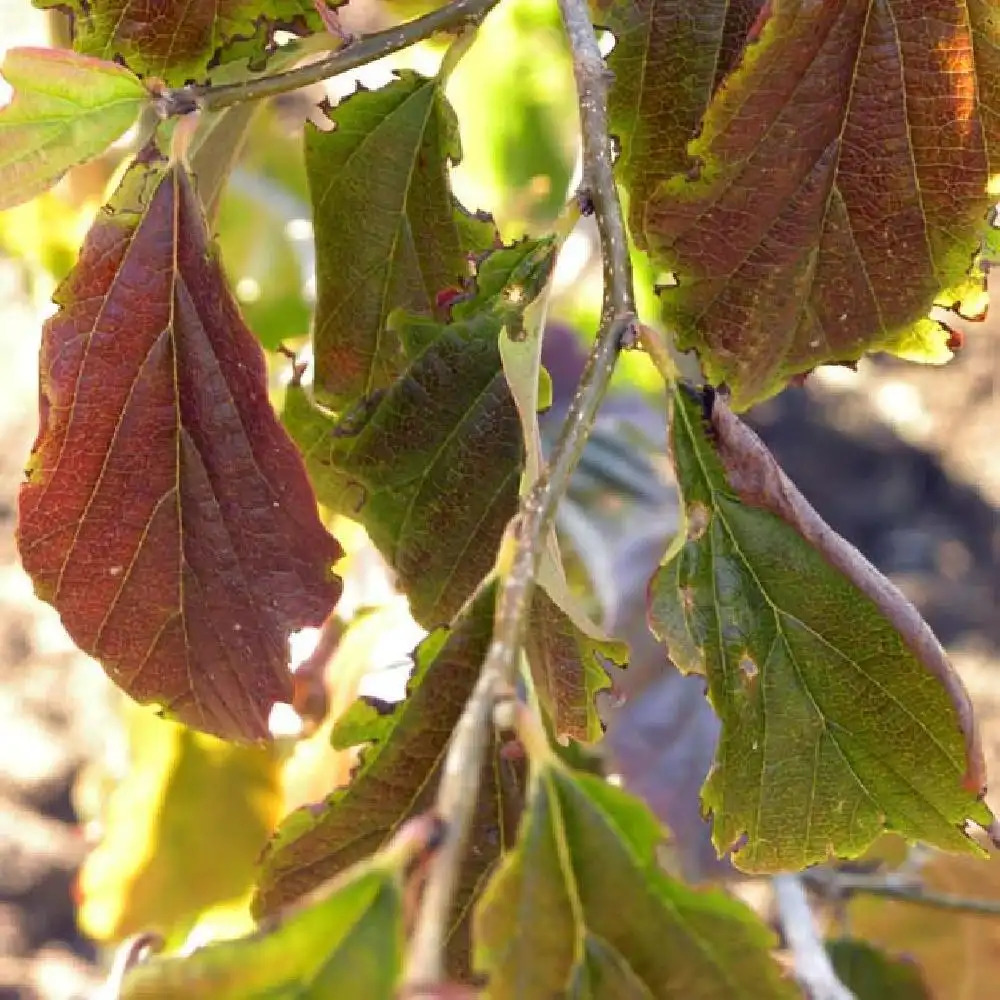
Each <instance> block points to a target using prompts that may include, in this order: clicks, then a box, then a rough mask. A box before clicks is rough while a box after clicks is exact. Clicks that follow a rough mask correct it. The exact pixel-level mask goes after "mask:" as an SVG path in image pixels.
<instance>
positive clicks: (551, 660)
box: [525, 587, 628, 742]
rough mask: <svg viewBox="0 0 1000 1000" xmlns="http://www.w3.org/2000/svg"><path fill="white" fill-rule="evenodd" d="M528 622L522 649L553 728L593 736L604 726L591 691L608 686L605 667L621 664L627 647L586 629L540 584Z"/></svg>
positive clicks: (576, 735) (566, 733) (586, 737)
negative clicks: (523, 648) (590, 632)
mask: <svg viewBox="0 0 1000 1000" xmlns="http://www.w3.org/2000/svg"><path fill="white" fill-rule="evenodd" d="M528 622H529V623H528V633H527V637H526V640H525V653H526V654H527V657H528V662H529V663H530V665H531V674H532V677H534V680H535V685H536V686H537V688H538V693H539V697H540V698H541V701H542V703H543V705H544V706H545V707H546V709H547V710H548V711H549V713H550V715H551V716H552V723H553V726H554V728H555V731H556V732H557V733H558V734H559V735H560V736H571V737H573V738H574V739H578V740H585V741H588V742H596V741H597V740H599V739H600V738H601V736H602V735H603V731H604V730H603V726H602V725H601V720H600V718H599V716H598V714H597V708H596V706H595V703H594V698H595V695H596V694H597V692H598V691H603V690H605V689H606V688H608V687H610V686H611V679H610V677H609V676H608V673H607V670H606V668H607V666H608V665H609V664H614V665H615V666H618V667H622V666H624V665H625V663H626V661H627V660H628V647H627V646H626V645H625V644H624V643H622V642H611V641H609V640H603V639H600V638H598V637H596V636H595V635H593V634H588V632H587V631H584V629H583V628H581V627H580V625H579V624H577V623H575V622H574V621H573V619H572V618H570V616H569V615H568V614H567V613H566V612H565V611H563V610H562V609H561V608H560V607H559V605H558V604H557V603H556V602H555V601H554V600H553V599H552V598H551V597H550V596H549V594H548V593H547V592H546V591H545V590H544V589H543V588H541V587H539V588H537V589H536V591H535V596H534V598H533V600H532V605H531V616H530V618H529V620H528Z"/></svg>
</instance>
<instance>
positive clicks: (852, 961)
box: [826, 938, 931, 1000]
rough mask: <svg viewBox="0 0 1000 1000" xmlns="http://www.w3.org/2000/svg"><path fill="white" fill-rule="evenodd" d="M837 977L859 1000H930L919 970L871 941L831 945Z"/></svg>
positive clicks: (830, 950)
mask: <svg viewBox="0 0 1000 1000" xmlns="http://www.w3.org/2000/svg"><path fill="white" fill-rule="evenodd" d="M826 948H827V951H828V952H829V954H830V960H831V961H832V962H833V968H834V971H835V972H836V973H837V978H838V979H839V980H840V981H841V982H842V983H843V984H844V985H845V986H846V987H847V988H848V989H849V990H850V991H851V992H852V993H853V994H854V996H855V997H857V1000H930V998H931V994H930V991H929V990H928V988H927V984H926V983H925V982H924V980H923V977H922V976H921V974H920V969H919V967H918V966H917V965H916V964H915V963H913V962H908V961H906V960H905V959H902V958H893V957H892V956H890V955H887V954H886V953H885V952H884V951H880V950H879V949H878V948H874V947H872V945H870V944H868V942H867V941H855V940H852V939H851V938H840V939H838V940H836V941H828V942H827V946H826Z"/></svg>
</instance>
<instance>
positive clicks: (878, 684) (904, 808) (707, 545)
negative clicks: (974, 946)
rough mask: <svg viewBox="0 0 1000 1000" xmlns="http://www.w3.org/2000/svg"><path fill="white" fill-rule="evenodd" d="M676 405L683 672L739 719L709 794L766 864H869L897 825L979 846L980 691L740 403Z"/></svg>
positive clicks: (673, 646)
mask: <svg viewBox="0 0 1000 1000" xmlns="http://www.w3.org/2000/svg"><path fill="white" fill-rule="evenodd" d="M706 402H707V403H709V404H710V402H711V396H708V397H702V396H701V395H700V394H699V393H697V392H694V391H693V390H690V389H689V388H687V387H681V388H680V389H678V390H676V391H675V393H674V398H673V423H672V427H671V445H672V451H673V459H674V465H675V470H676V474H677V478H678V482H679V484H680V488H681V493H682V497H683V505H684V513H685V521H686V524H685V528H684V530H683V532H682V533H681V534H680V535H679V536H678V537H677V538H676V539H675V542H674V545H673V547H672V549H671V551H670V553H668V558H667V561H666V562H665V564H664V565H663V566H662V567H661V569H660V570H659V572H658V573H657V575H656V576H655V577H654V579H653V582H652V586H651V590H650V601H651V608H650V619H651V622H652V625H653V628H654V631H656V632H657V633H658V634H659V635H660V637H661V638H662V639H663V640H664V641H665V642H666V644H667V648H668V650H669V652H670V654H671V657H672V658H673V660H674V662H675V663H677V665H678V666H679V667H680V668H681V669H682V670H685V671H688V672H690V671H703V672H704V673H705V674H706V675H707V678H708V690H709V696H710V698H711V701H712V704H713V706H714V707H715V710H716V712H717V713H718V714H719V717H720V718H721V720H722V735H721V739H720V743H719V747H718V751H717V756H716V764H715V767H714V769H713V771H712V773H711V774H710V775H709V778H708V781H707V782H706V784H705V787H704V789H703V792H702V797H703V801H704V804H705V805H706V807H707V808H708V809H710V810H711V811H712V813H713V817H714V839H715V844H716V847H717V848H718V849H719V851H720V853H721V852H722V851H724V850H726V849H728V848H730V847H732V846H734V845H740V844H741V843H742V846H741V847H740V849H739V850H738V852H737V853H736V854H735V856H734V859H733V860H734V862H735V863H736V864H737V865H739V866H740V867H742V868H744V869H747V870H754V871H778V870H782V869H790V868H791V869H801V868H804V867H806V866H807V865H810V864H813V863H814V862H817V861H822V860H824V859H825V858H826V857H827V856H828V855H829V854H831V853H836V854H838V855H841V856H855V855H858V854H860V853H861V852H862V851H864V850H865V849H866V848H867V847H868V846H869V845H870V844H871V843H872V841H874V840H875V838H876V837H877V836H878V835H879V834H880V833H881V832H882V830H883V829H884V828H888V829H891V830H894V831H896V832H898V833H900V834H902V835H903V836H905V837H909V838H913V839H919V840H923V841H927V842H928V843H931V844H935V845H937V846H939V847H942V848H945V849H948V850H952V851H960V852H961V851H965V852H976V851H978V850H979V848H978V847H976V845H975V844H974V843H973V841H971V840H970V839H969V838H968V837H967V836H966V834H965V832H964V830H963V827H964V824H965V821H966V820H968V819H971V820H973V821H975V822H976V823H979V824H981V825H983V826H988V825H989V823H990V821H991V818H992V817H991V816H990V812H989V810H988V809H987V807H986V806H985V805H984V804H983V803H982V801H981V796H982V793H983V789H984V783H985V775H984V767H983V760H982V751H981V749H980V747H979V744H978V740H977V736H976V733H975V726H974V724H973V720H972V709H971V705H970V703H969V699H968V695H967V694H966V692H965V690H964V688H963V687H962V684H961V681H960V680H959V678H958V675H957V674H956V673H955V671H954V670H953V668H952V667H951V665H950V664H949V662H948V660H947V658H946V657H945V655H944V652H943V651H942V649H941V647H940V646H939V645H938V643H937V640H936V639H935V638H934V636H933V635H932V634H931V632H930V629H929V628H928V627H927V625H926V624H925V623H924V621H923V619H922V618H920V616H919V615H918V614H917V612H916V611H915V609H914V608H913V607H912V605H910V604H909V603H908V602H907V601H906V599H905V598H904V597H903V596H902V595H901V594H900V593H899V591H898V590H896V588H895V587H894V586H893V585H892V584H891V583H889V581H888V580H886V579H885V578H884V577H883V576H881V575H880V574H879V573H878V571H877V570H875V569H874V567H872V566H871V565H870V564H869V563H868V562H866V561H865V559H864V558H863V557H862V556H861V554H860V553H858V552H857V551H856V550H855V549H853V548H852V547H851V546H850V545H848V543H847V542H845V541H844V540H843V539H842V538H840V536H838V535H836V534H835V533H834V532H833V531H831V530H830V528H829V527H828V526H827V525H826V524H824V523H823V522H822V521H821V520H820V519H819V516H818V515H817V514H816V513H815V511H814V510H813V509H812V508H811V507H810V506H809V505H808V503H807V502H806V501H805V500H804V498H803V497H802V496H801V494H799V493H798V491H797V490H796V489H795V487H794V486H793V484H792V483H791V482H790V481H789V480H788V479H787V478H786V477H785V476H784V474H783V473H782V472H781V470H780V469H779V468H778V466H777V464H776V463H775V461H774V459H773V457H772V456H771V455H770V453H769V452H768V451H767V449H766V448H765V447H764V445H763V444H762V443H761V442H760V440H759V439H758V438H757V437H756V435H754V434H753V432H752V431H750V430H749V429H748V428H747V427H746V426H745V425H744V424H742V423H741V422H740V421H739V420H738V419H737V418H736V417H734V416H733V415H732V413H731V412H730V411H729V410H728V408H726V407H725V406H724V405H723V404H722V403H720V402H718V401H716V402H715V405H714V409H713V410H712V416H711V423H708V422H707V421H706V419H705V414H704V413H703V407H705V406H706Z"/></svg>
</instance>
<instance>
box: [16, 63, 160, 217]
mask: <svg viewBox="0 0 1000 1000" xmlns="http://www.w3.org/2000/svg"><path fill="white" fill-rule="evenodd" d="M0 72H2V73H3V76H4V79H5V80H6V81H7V82H8V83H9V84H10V85H11V87H13V88H14V96H13V99H12V100H11V102H10V103H9V104H8V105H6V106H5V107H4V108H2V109H0V210H3V209H6V208H11V207H12V206H14V205H17V204H19V203H20V202H22V201H28V200H29V199H31V198H34V197H35V195H37V194H41V193H42V192H43V191H45V190H46V189H47V188H50V187H52V185H53V184H55V183H56V181H58V180H59V178H60V177H62V175H63V174H64V173H66V171H67V170H69V168H70V167H73V166H76V165H77V164H80V163H86V162H87V160H92V159H93V158H94V157H95V156H99V155H100V154H101V153H103V152H104V150H105V149H107V148H108V146H110V145H111V143H113V142H114V141H115V140H116V139H117V138H118V137H119V136H121V135H122V133H123V132H125V131H126V130H127V129H128V127H129V126H130V125H131V124H132V123H133V122H134V121H135V120H136V117H137V116H138V114H139V109H140V108H141V107H142V105H143V103H144V102H146V101H148V100H149V94H148V92H147V91H146V88H145V87H144V86H143V85H142V83H141V81H140V80H139V79H138V78H137V77H135V76H134V75H133V74H132V73H130V72H129V71H128V70H127V69H125V68H124V67H122V66H118V65H116V64H115V63H110V62H102V61H101V60H99V59H89V58H87V57H85V56H78V55H76V54H74V53H72V52H63V51H59V50H56V49H10V50H9V51H8V52H7V55H6V57H5V58H4V61H3V67H2V69H0Z"/></svg>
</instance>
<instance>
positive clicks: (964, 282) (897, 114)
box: [633, 0, 1000, 409]
mask: <svg viewBox="0 0 1000 1000" xmlns="http://www.w3.org/2000/svg"><path fill="white" fill-rule="evenodd" d="M748 10H749V8H748ZM747 37H748V38H750V39H751V41H749V42H748V43H747V46H746V48H745V50H744V54H743V57H742V59H741V60H740V61H739V63H738V65H737V66H736V68H734V69H733V71H732V72H731V73H730V74H729V75H728V76H727V77H726V78H725V81H724V82H723V84H722V86H721V87H720V89H719V90H718V91H717V92H716V93H715V95H714V96H713V98H712V100H711V103H710V106H709V108H708V111H707V112H706V114H705V116H704V119H703V121H702V123H701V128H700V131H699V134H698V136H697V138H695V139H693V140H692V141H691V142H690V143H689V144H688V147H687V152H688V154H689V156H690V160H689V162H688V165H687V167H686V168H685V169H681V170H677V171H676V172H675V173H674V176H672V177H670V179H669V180H667V181H665V182H664V183H663V184H661V185H660V187H659V188H658V189H657V190H656V191H652V193H651V194H650V195H649V198H648V201H646V203H645V205H644V206H637V205H633V212H634V213H639V212H643V211H644V215H643V219H644V226H645V232H644V238H645V240H646V243H647V245H648V247H649V249H650V251H651V253H652V255H653V258H654V260H655V262H656V263H657V264H658V266H660V267H662V268H664V269H667V270H670V271H672V272H674V273H675V274H676V275H677V278H678V284H677V285H675V286H672V287H670V288H669V289H667V290H665V292H664V294H663V303H664V310H665V318H666V319H667V320H668V322H669V323H670V325H671V327H672V328H673V329H675V330H676V331H677V334H678V342H679V345H680V346H681V347H682V348H685V349H686V348H689V347H694V348H696V349H697V350H698V351H699V354H700V356H701V360H702V364H703V366H704V369H705V372H706V374H707V375H708V377H709V379H710V381H712V382H713V383H718V382H723V381H725V382H726V383H727V384H729V385H730V387H731V388H732V390H733V402H734V405H735V406H736V407H737V408H738V409H743V408H745V407H747V406H749V405H751V404H753V403H754V402H756V401H758V400H760V399H763V398H765V397H767V396H770V395H773V394H774V393H775V392H778V391H780V389H782V388H783V387H784V386H785V384H786V383H787V382H788V380H789V379H790V377H791V376H793V375H796V374H799V373H801V372H804V371H808V370H809V369H811V368H814V367H815V366H816V365H818V364H824V363H827V362H830V361H849V360H855V359H857V358H860V357H861V356H862V355H863V354H864V353H865V352H866V351H873V350H885V351H891V352H893V353H895V354H898V355H900V356H901V357H906V358H910V359H913V360H924V361H935V362H940V361H944V360H947V358H948V357H949V354H948V351H947V348H946V346H945V342H946V340H947V336H948V335H947V332H946V331H944V330H943V329H942V328H941V327H940V325H939V324H938V323H937V322H935V321H932V320H930V319H927V313H928V310H929V309H930V308H931V306H932V304H933V303H934V302H935V301H941V302H945V303H948V304H950V303H951V302H954V301H959V300H960V299H962V298H963V297H964V296H966V295H968V294H969V293H970V291H971V290H972V289H973V288H974V287H975V284H976V281H978V279H976V281H971V280H970V278H969V275H968V272H969V267H970V263H971V260H972V257H973V255H974V254H975V252H976V250H977V247H978V245H979V242H980V238H981V235H982V230H983V228H984V227H983V220H984V218H985V215H986V213H987V210H988V208H989V206H990V203H991V200H995V199H994V198H992V196H991V195H989V194H988V192H987V185H988V182H989V178H990V176H991V175H992V174H994V173H995V172H996V171H997V169H998V167H1000V160H998V154H997V150H998V149H1000V21H998V20H997V17H996V5H995V4H994V3H990V2H985V0H880V2H876V0H829V2H824V3H806V2H804V0H788V2H785V3H780V4H778V3H775V4H771V5H770V6H766V5H765V6H764V7H762V8H761V11H760V17H759V18H758V20H757V21H756V22H755V23H753V24H752V25H751V27H750V29H749V32H748V36H747ZM699 51H700V50H699ZM723 55H724V56H725V53H723ZM678 61H680V62H683V60H681V59H679V60H678ZM699 65H700V64H699ZM653 68H654V67H651V72H652V70H653ZM659 75H661V76H662V77H663V84H662V87H663V88H666V89H661V92H660V97H661V99H662V100H663V101H664V102H665V103H666V104H667V106H668V107H672V104H671V102H670V101H669V97H670V95H671V94H673V93H674V92H675V91H676V90H677V89H678V88H677V84H676V81H675V80H674V76H676V71H674V73H673V75H671V74H670V73H667V72H666V71H663V70H659ZM644 86H645V87H646V89H655V87H656V84H655V82H654V81H653V80H652V79H651V78H650V77H649V76H648V75H647V76H646V77H645V78H644ZM650 169H651V168H650Z"/></svg>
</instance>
